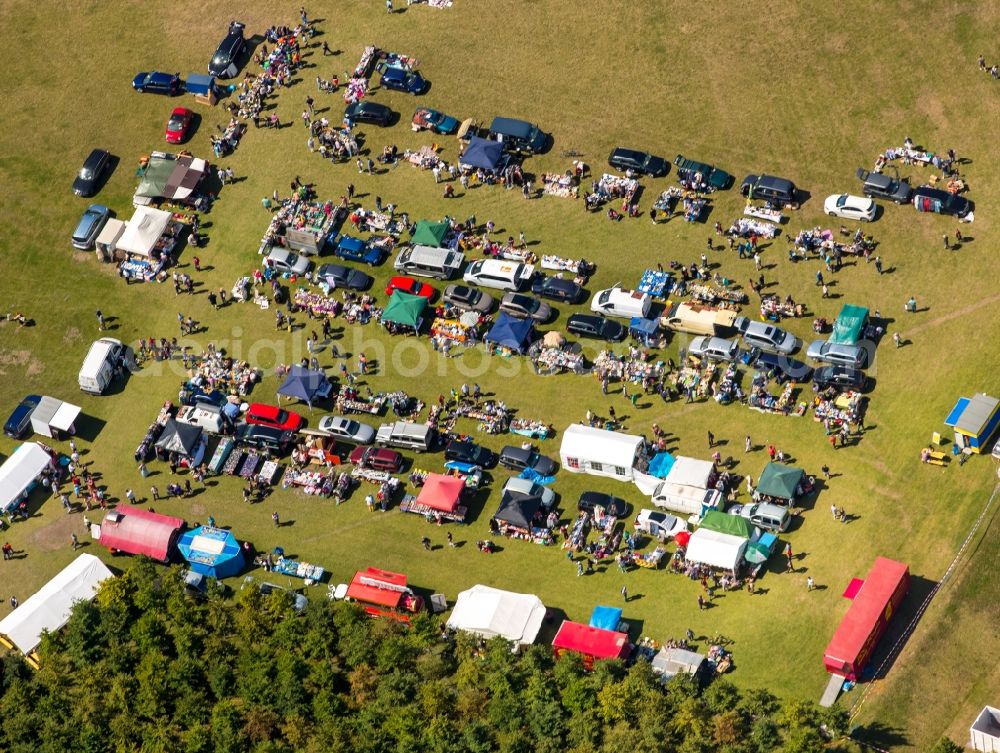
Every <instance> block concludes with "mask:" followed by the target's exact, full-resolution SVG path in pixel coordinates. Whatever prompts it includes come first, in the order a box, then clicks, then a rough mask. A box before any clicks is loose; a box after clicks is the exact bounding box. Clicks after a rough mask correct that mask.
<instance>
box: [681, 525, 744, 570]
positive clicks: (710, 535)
mask: <svg viewBox="0 0 1000 753" xmlns="http://www.w3.org/2000/svg"><path fill="white" fill-rule="evenodd" d="M747 543H748V542H747V539H745V538H743V537H742V536H731V535H729V534H728V533H719V532H718V531H710V530H708V529H707V528H699V529H698V530H697V531H695V532H694V533H693V534H691V540H690V541H688V545H687V552H685V555H684V556H685V559H687V561H688V562H700V563H702V564H704V565H710V566H711V567H718V568H722V569H723V570H735V569H736V567H737V566H738V565H739V564H740V563H741V562H742V561H743V555H744V554H745V553H746V549H747Z"/></svg>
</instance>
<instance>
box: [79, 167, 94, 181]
mask: <svg viewBox="0 0 1000 753" xmlns="http://www.w3.org/2000/svg"><path fill="white" fill-rule="evenodd" d="M80 177H81V178H83V179H84V180H90V179H91V178H93V177H94V171H93V170H91V169H90V168H89V167H81V168H80Z"/></svg>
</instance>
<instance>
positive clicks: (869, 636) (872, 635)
mask: <svg viewBox="0 0 1000 753" xmlns="http://www.w3.org/2000/svg"><path fill="white" fill-rule="evenodd" d="M909 588H910V570H909V568H908V567H907V566H906V565H904V564H903V563H902V562H896V561H895V560H890V559H886V558H885V557H878V558H876V560H875V564H874V565H872V569H871V571H870V572H869V573H868V577H866V578H865V580H864V583H863V584H862V585H861V588H860V589H858V590H857V593H856V594H855V595H854V600H853V602H852V603H851V606H850V608H849V609H848V610H847V614H845V615H844V619H843V620H841V622H840V625H839V626H838V627H837V631H836V632H835V633H834V634H833V637H832V638H831V639H830V643H829V644H828V645H827V647H826V651H825V652H824V654H823V664H824V665H825V666H826V671H827V672H829V673H830V674H834V675H840V676H843V677H846V678H847V679H848V680H857V679H858V677H859V676H860V675H861V672H862V670H863V669H864V668H865V665H866V664H867V663H868V661H869V660H870V659H871V656H872V651H873V650H874V649H875V646H876V645H877V644H878V642H879V639H881V638H882V635H883V634H884V633H885V631H886V628H887V627H888V625H889V620H890V619H892V616H893V615H894V614H895V613H896V611H897V610H898V609H899V605H900V603H901V602H902V601H903V597H905V596H906V592H907V591H908V590H909Z"/></svg>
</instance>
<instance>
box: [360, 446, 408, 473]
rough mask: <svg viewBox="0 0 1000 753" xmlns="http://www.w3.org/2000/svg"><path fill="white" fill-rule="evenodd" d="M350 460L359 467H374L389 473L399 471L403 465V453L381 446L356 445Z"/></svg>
mask: <svg viewBox="0 0 1000 753" xmlns="http://www.w3.org/2000/svg"><path fill="white" fill-rule="evenodd" d="M348 460H349V462H350V463H351V464H352V465H356V466H358V467H359V468H373V469H374V470H376V471H388V472H389V473H399V471H400V469H402V467H403V456H402V455H400V454H399V453H398V452H396V451H395V450H386V449H383V448H381V447H355V448H354V450H353V451H352V452H351V455H350V457H349V458H348Z"/></svg>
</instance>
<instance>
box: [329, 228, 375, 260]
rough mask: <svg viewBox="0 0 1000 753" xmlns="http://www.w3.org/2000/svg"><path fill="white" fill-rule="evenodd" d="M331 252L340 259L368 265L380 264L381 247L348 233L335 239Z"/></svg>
mask: <svg viewBox="0 0 1000 753" xmlns="http://www.w3.org/2000/svg"><path fill="white" fill-rule="evenodd" d="M333 253H334V254H335V255H337V256H339V257H340V258H341V259H347V260H348V261H359V262H364V263H365V264H367V265H368V266H369V267H374V266H377V265H379V264H381V263H382V259H383V253H382V249H380V248H379V247H378V246H373V245H371V244H370V243H366V242H365V241H363V240H361V239H360V238H354V237H352V236H350V235H342V236H340V237H339V238H338V239H337V241H336V243H335V244H334V250H333Z"/></svg>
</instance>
